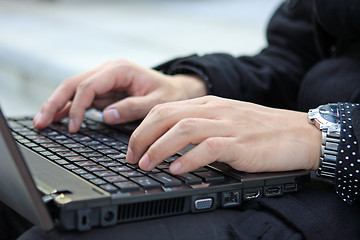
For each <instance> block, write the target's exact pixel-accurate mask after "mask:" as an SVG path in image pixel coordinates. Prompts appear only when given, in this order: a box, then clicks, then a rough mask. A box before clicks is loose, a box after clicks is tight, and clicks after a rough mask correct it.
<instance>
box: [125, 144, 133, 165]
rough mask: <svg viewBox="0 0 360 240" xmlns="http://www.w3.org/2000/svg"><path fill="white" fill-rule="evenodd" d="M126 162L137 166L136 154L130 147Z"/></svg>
mask: <svg viewBox="0 0 360 240" xmlns="http://www.w3.org/2000/svg"><path fill="white" fill-rule="evenodd" d="M126 162H128V163H130V164H135V157H134V152H133V151H132V150H131V148H130V147H128V149H127V153H126Z"/></svg>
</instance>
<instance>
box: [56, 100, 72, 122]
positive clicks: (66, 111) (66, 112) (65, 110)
mask: <svg viewBox="0 0 360 240" xmlns="http://www.w3.org/2000/svg"><path fill="white" fill-rule="evenodd" d="M71 103H72V102H71V101H69V102H67V104H66V105H65V107H64V108H63V109H61V110H60V111H59V112H57V113H56V114H55V116H54V120H53V122H57V121H60V120H61V119H63V118H64V117H66V116H68V115H69V110H70V107H71Z"/></svg>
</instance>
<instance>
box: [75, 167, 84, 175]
mask: <svg viewBox="0 0 360 240" xmlns="http://www.w3.org/2000/svg"><path fill="white" fill-rule="evenodd" d="M73 172H74V173H76V174H78V175H81V174H85V173H87V171H85V170H84V169H81V168H78V169H74V170H73Z"/></svg>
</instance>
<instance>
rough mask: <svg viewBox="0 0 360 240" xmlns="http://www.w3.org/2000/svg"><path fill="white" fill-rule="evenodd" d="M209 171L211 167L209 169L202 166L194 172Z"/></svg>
mask: <svg viewBox="0 0 360 240" xmlns="http://www.w3.org/2000/svg"><path fill="white" fill-rule="evenodd" d="M207 171H209V169H207V168H206V167H200V168H198V169H195V170H194V171H192V172H207Z"/></svg>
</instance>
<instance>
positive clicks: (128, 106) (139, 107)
mask: <svg viewBox="0 0 360 240" xmlns="http://www.w3.org/2000/svg"><path fill="white" fill-rule="evenodd" d="M157 103H158V101H156V98H154V96H152V94H149V95H145V96H130V97H127V98H124V99H122V100H120V101H118V102H116V103H114V104H111V105H109V106H108V107H106V108H105V109H104V110H103V121H104V123H106V124H119V123H126V122H131V121H135V120H139V119H143V118H144V117H145V116H146V115H147V114H148V112H149V111H150V110H151V109H152V108H153V107H154V106H155V105H156V104H157Z"/></svg>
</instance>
